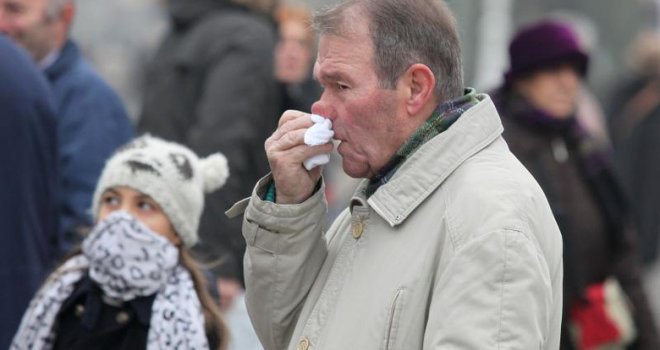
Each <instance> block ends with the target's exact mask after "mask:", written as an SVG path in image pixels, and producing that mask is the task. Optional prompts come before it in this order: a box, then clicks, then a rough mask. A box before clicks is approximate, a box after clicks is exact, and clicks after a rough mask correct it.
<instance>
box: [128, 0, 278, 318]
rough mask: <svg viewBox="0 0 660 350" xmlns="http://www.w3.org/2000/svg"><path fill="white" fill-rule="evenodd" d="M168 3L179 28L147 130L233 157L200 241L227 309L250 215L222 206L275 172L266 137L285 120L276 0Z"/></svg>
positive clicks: (169, 42) (147, 95) (158, 58)
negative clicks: (231, 214)
mask: <svg viewBox="0 0 660 350" xmlns="http://www.w3.org/2000/svg"><path fill="white" fill-rule="evenodd" d="M166 6H167V9H168V12H169V16H170V20H171V24H172V25H171V30H170V32H169V33H168V34H167V35H166V37H165V38H164V39H163V41H162V43H161V45H160V48H159V49H158V51H157V52H156V54H155V56H154V60H153V61H152V62H151V64H150V66H149V67H148V68H147V77H146V82H145V87H144V100H143V109H142V114H141V117H140V120H139V124H138V129H139V130H140V132H149V133H152V134H154V135H157V136H160V137H163V138H166V139H169V140H173V141H175V142H178V143H182V144H184V145H187V146H188V147H190V148H191V149H192V150H193V151H195V152H196V153H198V154H200V155H201V156H206V155H209V154H211V153H215V152H218V151H220V152H222V153H223V154H225V155H226V156H227V159H228V160H229V168H230V169H231V176H230V178H229V180H228V181H227V184H226V186H225V187H223V189H222V190H220V191H218V192H217V193H215V194H213V195H211V196H210V197H209V198H208V201H207V204H206V208H205V211H204V214H203V215H202V219H201V224H200V244H198V245H197V247H196V249H195V253H196V255H197V256H198V257H199V258H200V260H201V261H202V262H203V263H204V264H205V265H206V266H207V267H209V268H210V269H211V271H212V272H213V273H214V274H215V276H216V277H217V285H218V289H219V293H220V306H221V308H223V309H224V310H227V309H228V308H230V307H231V306H232V304H233V300H234V299H235V298H236V297H237V296H238V295H240V293H241V291H242V289H243V269H242V260H243V253H244V251H245V241H244V239H243V236H242V234H241V220H239V219H236V220H229V219H228V218H226V217H225V215H224V214H223V213H224V212H225V211H226V210H227V209H228V208H229V207H230V206H231V205H232V204H233V203H235V202H236V201H238V200H240V199H242V198H244V197H247V196H249V194H250V192H251V190H252V185H253V183H254V182H255V181H256V180H257V179H258V178H259V177H260V176H263V175H264V174H266V173H267V172H268V164H267V160H266V156H265V153H264V151H263V143H264V141H265V139H266V137H267V135H270V133H272V131H273V130H274V129H275V126H276V125H277V118H278V114H277V112H278V108H279V97H278V89H277V85H276V81H275V75H274V73H273V67H274V64H273V51H274V48H275V42H276V31H275V28H276V27H275V23H274V19H273V12H274V10H275V7H276V0H226V1H225V0H167V2H166Z"/></svg>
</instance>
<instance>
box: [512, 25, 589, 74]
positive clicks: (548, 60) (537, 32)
mask: <svg viewBox="0 0 660 350" xmlns="http://www.w3.org/2000/svg"><path fill="white" fill-rule="evenodd" d="M509 62H511V68H509V71H508V72H506V74H505V75H504V80H505V83H506V84H507V85H510V84H511V83H512V82H513V81H514V80H516V79H518V78H520V77H521V76H524V75H526V74H528V73H531V72H534V71H536V70H538V69H541V68H546V67H551V66H553V65H555V64H557V63H561V62H571V63H573V64H575V67H576V68H577V70H578V72H579V73H580V74H581V75H582V76H585V75H586V73H587V68H588V65H589V56H588V55H587V53H586V51H585V50H584V49H583V48H582V46H581V45H580V43H579V42H578V38H577V36H576V35H575V33H574V32H573V30H572V29H571V28H570V27H569V26H567V25H565V24H562V23H560V22H556V21H550V20H545V21H542V22H537V23H534V24H532V25H529V26H527V27H524V28H523V29H521V30H520V31H519V32H518V33H517V34H516V35H515V37H514V38H513V40H512V41H511V44H510V45H509Z"/></svg>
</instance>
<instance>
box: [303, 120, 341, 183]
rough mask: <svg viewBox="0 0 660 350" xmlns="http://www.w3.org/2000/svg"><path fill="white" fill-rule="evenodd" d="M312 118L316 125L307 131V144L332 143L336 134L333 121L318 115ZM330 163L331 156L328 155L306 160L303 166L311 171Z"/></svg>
mask: <svg viewBox="0 0 660 350" xmlns="http://www.w3.org/2000/svg"><path fill="white" fill-rule="evenodd" d="M310 118H311V119H312V121H313V122H314V125H312V127H310V128H309V129H307V131H305V144H306V145H309V146H319V145H323V144H326V143H328V142H330V140H332V137H333V136H335V132H334V131H332V121H330V119H326V118H323V117H322V116H320V115H317V114H312V115H311V116H310ZM328 162H330V154H329V153H326V154H318V155H315V156H312V157H309V158H307V159H305V161H304V162H303V165H304V166H305V169H307V170H308V171H309V170H312V169H314V167H317V166H319V165H323V164H327V163H328Z"/></svg>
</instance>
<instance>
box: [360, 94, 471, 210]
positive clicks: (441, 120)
mask: <svg viewBox="0 0 660 350" xmlns="http://www.w3.org/2000/svg"><path fill="white" fill-rule="evenodd" d="M477 103H479V100H478V99H477V93H476V91H475V90H474V89H472V88H468V89H466V90H465V94H464V95H463V96H461V97H459V98H457V99H454V100H451V101H447V102H444V103H442V104H440V105H439V106H438V108H436V110H435V112H433V114H432V115H431V116H430V117H429V118H428V119H427V120H426V121H425V122H424V124H422V125H421V126H420V127H419V128H418V129H417V130H415V132H414V133H413V134H412V136H410V137H409V138H408V140H407V141H406V142H405V143H404V144H403V146H401V148H399V150H398V151H397V152H396V153H395V154H394V156H392V158H391V159H390V161H389V162H388V163H387V164H386V165H385V166H384V167H383V168H382V169H381V170H380V171H379V172H378V174H376V176H374V177H373V178H372V179H371V181H370V182H369V185H368V186H367V187H366V188H365V194H366V196H367V197H370V196H371V195H372V194H374V193H375V192H376V190H377V189H378V188H379V187H380V186H382V185H384V184H386V183H388V182H389V181H390V179H392V177H393V176H394V174H395V173H396V171H397V170H398V169H399V167H401V165H403V163H405V161H406V159H408V158H409V157H410V156H411V155H412V154H413V153H415V151H416V150H417V149H419V148H420V147H421V146H422V145H423V144H425V143H426V142H427V141H429V140H430V139H432V138H434V137H436V136H438V135H440V134H441V133H442V132H444V131H445V130H447V129H449V127H450V126H452V124H454V122H456V121H457V120H458V118H459V117H460V116H461V115H462V114H463V113H465V111H467V110H468V109H470V108H472V107H474V106H475V105H476V104H477Z"/></svg>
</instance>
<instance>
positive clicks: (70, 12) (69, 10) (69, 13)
mask: <svg viewBox="0 0 660 350" xmlns="http://www.w3.org/2000/svg"><path fill="white" fill-rule="evenodd" d="M75 12H76V9H75V6H74V5H73V1H67V2H66V5H64V8H62V14H61V16H62V20H63V21H64V24H65V25H66V28H67V30H68V29H69V28H71V24H72V23H73V16H74V14H75Z"/></svg>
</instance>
